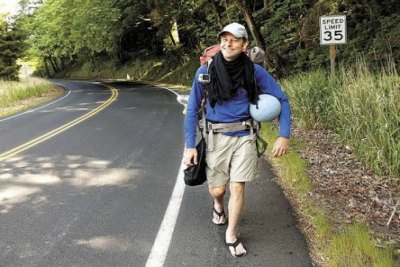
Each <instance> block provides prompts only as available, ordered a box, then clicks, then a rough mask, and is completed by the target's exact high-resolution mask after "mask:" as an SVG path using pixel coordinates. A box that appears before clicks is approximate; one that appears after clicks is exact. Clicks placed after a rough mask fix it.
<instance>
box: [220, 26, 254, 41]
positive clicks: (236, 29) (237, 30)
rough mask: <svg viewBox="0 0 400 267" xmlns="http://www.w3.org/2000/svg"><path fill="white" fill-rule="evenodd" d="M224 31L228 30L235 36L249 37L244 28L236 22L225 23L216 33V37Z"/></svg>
mask: <svg viewBox="0 0 400 267" xmlns="http://www.w3.org/2000/svg"><path fill="white" fill-rule="evenodd" d="M225 32H229V33H231V34H233V36H235V37H236V38H246V39H249V36H248V35H247V31H246V28H245V27H244V26H243V25H242V24H239V23H237V22H233V23H231V24H228V25H226V26H225V27H224V28H223V29H222V31H221V32H220V33H219V34H218V38H220V37H221V35H222V34H224V33H225Z"/></svg>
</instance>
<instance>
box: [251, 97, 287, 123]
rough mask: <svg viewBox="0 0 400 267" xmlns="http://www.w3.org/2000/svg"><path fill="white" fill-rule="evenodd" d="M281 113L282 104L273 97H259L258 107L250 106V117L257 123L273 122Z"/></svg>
mask: <svg viewBox="0 0 400 267" xmlns="http://www.w3.org/2000/svg"><path fill="white" fill-rule="evenodd" d="M280 113H281V103H280V102H279V100H278V99H277V98H276V97H274V96H272V95H267V94H262V95H259V100H258V102H257V105H254V104H250V115H251V116H252V117H253V119H255V120H256V121H272V120H273V119H275V118H276V117H278V116H279V114H280Z"/></svg>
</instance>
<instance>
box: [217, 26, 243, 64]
mask: <svg viewBox="0 0 400 267" xmlns="http://www.w3.org/2000/svg"><path fill="white" fill-rule="evenodd" d="M247 44H248V42H247V40H246V39H244V38H236V37H235V36H233V34H231V33H229V32H226V33H224V34H223V35H222V36H221V52H222V55H223V56H224V58H225V60H226V61H232V60H235V59H236V58H237V57H238V56H239V55H240V53H242V51H246V48H247Z"/></svg>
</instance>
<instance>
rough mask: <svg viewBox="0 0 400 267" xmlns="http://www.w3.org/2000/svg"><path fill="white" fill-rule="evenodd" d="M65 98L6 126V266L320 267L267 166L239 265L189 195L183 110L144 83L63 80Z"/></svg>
mask: <svg viewBox="0 0 400 267" xmlns="http://www.w3.org/2000/svg"><path fill="white" fill-rule="evenodd" d="M54 82H55V83H58V84H60V85H62V86H63V87H64V88H65V95H64V96H63V97H61V98H59V99H57V100H56V101H54V102H51V103H49V104H48V105H46V106H43V107H40V108H37V109H34V110H31V111H30V112H26V113H22V114H17V116H14V117H9V118H5V119H0V140H1V142H0V266H145V265H146V264H147V266H161V265H164V266H311V261H310V258H309V256H308V250H307V246H306V243H305V241H304V239H303V237H302V235H301V234H300V233H299V231H298V230H297V228H296V221H295V219H294V217H293V215H292V211H291V209H290V206H289V204H288V202H287V201H286V199H285V198H284V195H283V194H282V192H281V190H280V188H279V187H278V186H277V185H276V184H275V183H274V182H273V180H272V178H273V174H272V173H271V172H270V166H269V165H268V164H267V163H266V162H265V161H263V160H260V162H259V164H260V168H261V174H262V175H261V177H260V178H259V179H258V180H257V181H255V182H252V183H249V184H248V186H247V191H246V204H245V210H244V212H243V216H242V220H241V223H240V232H241V239H242V240H243V242H244V244H245V245H246V247H247V248H248V251H249V253H248V255H246V256H245V257H243V258H233V257H231V256H230V254H229V252H228V249H227V248H226V247H225V245H224V240H223V237H224V230H225V229H226V226H215V225H213V224H212V223H211V206H212V200H211V199H210V197H209V196H208V193H207V188H206V186H200V187H194V188H191V187H185V186H184V185H183V181H182V177H181V171H180V168H182V165H181V158H182V153H183V149H184V143H183V115H182V109H183V106H182V105H181V104H179V103H178V102H177V96H176V94H174V93H173V92H171V91H169V90H166V89H165V88H160V87H155V86H151V85H145V84H135V83H125V82H109V83H107V84H106V85H104V84H100V83H91V82H78V81H63V80H58V81H54Z"/></svg>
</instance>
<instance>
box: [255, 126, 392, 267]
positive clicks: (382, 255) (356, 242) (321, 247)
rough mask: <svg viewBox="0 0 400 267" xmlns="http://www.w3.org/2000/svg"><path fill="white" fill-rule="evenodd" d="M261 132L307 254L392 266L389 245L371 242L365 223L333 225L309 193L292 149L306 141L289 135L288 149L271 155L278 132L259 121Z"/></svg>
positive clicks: (302, 164)
mask: <svg viewBox="0 0 400 267" xmlns="http://www.w3.org/2000/svg"><path fill="white" fill-rule="evenodd" d="M262 135H263V137H264V138H265V140H266V141H267V142H268V143H269V144H270V145H269V147H268V149H267V153H266V154H267V157H268V159H269V161H270V162H271V163H272V164H273V166H274V169H275V171H276V172H277V173H276V174H277V177H278V181H277V182H278V183H279V184H280V185H281V187H282V188H283V190H284V192H285V194H286V196H287V198H288V199H289V201H290V202H291V205H292V206H293V207H295V210H296V213H297V218H298V220H299V224H300V229H301V230H302V232H303V234H304V236H305V237H306V238H307V239H308V244H309V248H310V254H311V257H312V258H313V261H314V262H315V263H316V264H318V266H329V267H330V266H332V267H336V266H349V267H350V266H351V267H353V266H354V267H358V266H360V267H361V266H382V267H383V266H387V267H390V266H396V264H398V263H399V262H396V261H395V259H394V257H393V255H394V253H393V249H392V248H391V247H387V246H385V247H378V246H376V245H375V244H374V241H373V238H372V236H371V235H370V233H369V231H368V228H367V226H366V225H364V224H362V223H355V224H351V225H347V224H344V223H343V225H337V223H336V224H335V225H334V224H333V223H331V221H330V219H329V216H327V214H326V213H325V211H324V209H323V206H322V205H321V203H316V201H315V200H313V199H312V198H311V197H309V196H310V195H311V194H312V190H313V185H312V182H311V180H310V178H309V177H308V175H307V162H306V161H305V160H303V159H302V158H301V156H300V155H299V153H297V152H296V150H297V149H298V148H300V147H303V146H306V145H307V144H304V143H301V142H299V141H297V140H292V139H291V144H290V145H291V151H290V152H289V153H288V154H287V155H285V156H284V157H281V158H272V157H270V156H268V155H270V154H271V153H270V152H271V149H272V147H273V143H274V142H275V140H276V138H277V136H278V134H277V128H276V126H275V125H274V124H272V123H263V124H262Z"/></svg>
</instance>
